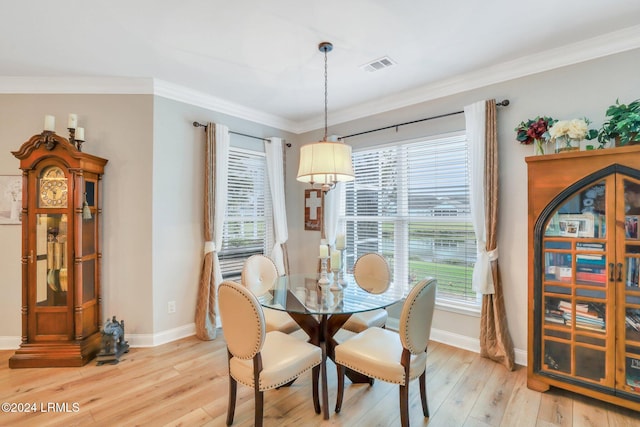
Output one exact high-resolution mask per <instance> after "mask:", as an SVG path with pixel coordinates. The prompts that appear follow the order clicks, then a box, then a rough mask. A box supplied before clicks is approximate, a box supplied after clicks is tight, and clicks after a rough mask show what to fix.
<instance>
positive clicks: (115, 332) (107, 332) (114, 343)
mask: <svg viewBox="0 0 640 427" xmlns="http://www.w3.org/2000/svg"><path fill="white" fill-rule="evenodd" d="M128 352H129V343H128V342H127V341H125V339H124V320H122V321H120V322H118V321H117V320H116V316H113V318H112V319H110V320H107V322H106V323H105V324H104V328H103V330H102V348H101V349H100V353H98V356H97V361H98V366H100V365H103V364H105V363H109V364H111V365H115V364H116V363H118V362H119V361H120V356H122V354H123V353H128Z"/></svg>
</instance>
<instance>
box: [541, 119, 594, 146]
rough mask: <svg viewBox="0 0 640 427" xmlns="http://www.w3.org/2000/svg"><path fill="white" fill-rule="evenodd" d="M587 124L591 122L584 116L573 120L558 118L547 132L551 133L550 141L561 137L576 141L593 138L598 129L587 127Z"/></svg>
mask: <svg viewBox="0 0 640 427" xmlns="http://www.w3.org/2000/svg"><path fill="white" fill-rule="evenodd" d="M589 124H591V122H590V121H589V119H587V118H586V117H585V118H582V119H573V120H558V121H557V122H555V123H554V124H553V126H551V128H550V129H549V134H550V135H551V140H552V141H555V140H556V139H557V138H563V137H564V138H568V139H574V140H577V141H582V140H583V139H593V138H595V137H596V136H598V131H597V130H595V129H589Z"/></svg>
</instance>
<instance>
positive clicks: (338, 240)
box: [336, 234, 346, 250]
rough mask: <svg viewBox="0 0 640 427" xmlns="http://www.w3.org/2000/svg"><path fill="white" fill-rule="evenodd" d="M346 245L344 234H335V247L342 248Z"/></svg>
mask: <svg viewBox="0 0 640 427" xmlns="http://www.w3.org/2000/svg"><path fill="white" fill-rule="evenodd" d="M345 247H346V242H345V236H344V234H338V235H337V236H336V249H340V250H343V249H344V248H345Z"/></svg>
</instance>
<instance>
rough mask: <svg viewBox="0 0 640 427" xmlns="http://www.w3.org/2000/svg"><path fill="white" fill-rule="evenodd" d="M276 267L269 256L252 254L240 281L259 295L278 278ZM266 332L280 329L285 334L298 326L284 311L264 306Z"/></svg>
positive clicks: (243, 268) (245, 264) (246, 262)
mask: <svg viewBox="0 0 640 427" xmlns="http://www.w3.org/2000/svg"><path fill="white" fill-rule="evenodd" d="M278 276H279V275H278V269H277V268H276V265H275V264H274V263H273V261H272V260H271V258H269V257H266V256H264V255H252V256H250V257H249V258H247V260H246V261H245V263H244V266H243V267H242V275H241V278H240V281H241V282H242V284H243V285H244V286H246V287H247V289H249V290H250V291H251V292H253V293H254V294H255V295H257V296H260V295H262V294H264V293H266V292H268V291H269V289H271V288H272V287H273V285H274V283H275V281H276V280H277V279H278ZM263 310H264V318H265V321H266V326H267V332H271V331H280V332H284V333H286V334H289V333H291V332H294V331H297V330H298V329H300V326H298V324H297V323H296V322H295V321H294V320H293V319H292V318H291V316H289V315H288V314H287V313H286V312H285V311H279V310H275V309H271V308H264V309H263Z"/></svg>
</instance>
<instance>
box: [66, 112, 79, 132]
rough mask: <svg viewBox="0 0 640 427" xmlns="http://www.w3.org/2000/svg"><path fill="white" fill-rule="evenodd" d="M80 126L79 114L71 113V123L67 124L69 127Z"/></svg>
mask: <svg viewBox="0 0 640 427" xmlns="http://www.w3.org/2000/svg"><path fill="white" fill-rule="evenodd" d="M76 127H78V115H77V114H73V113H71V114H69V123H68V124H67V129H75V128H76Z"/></svg>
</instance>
